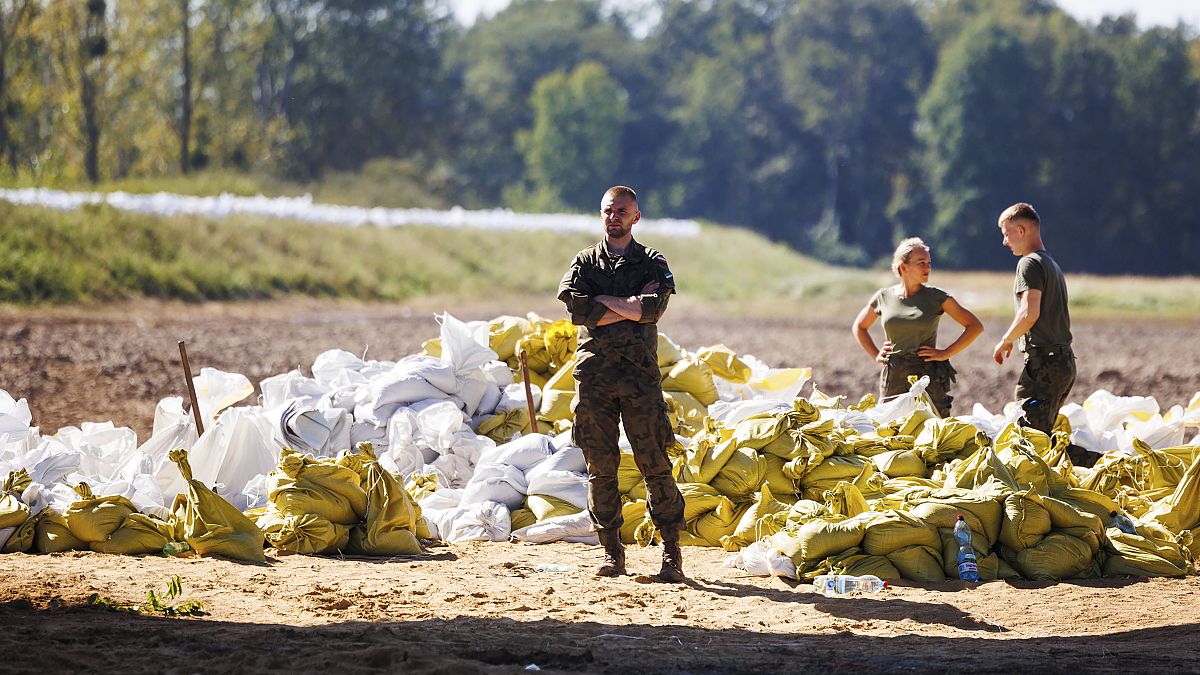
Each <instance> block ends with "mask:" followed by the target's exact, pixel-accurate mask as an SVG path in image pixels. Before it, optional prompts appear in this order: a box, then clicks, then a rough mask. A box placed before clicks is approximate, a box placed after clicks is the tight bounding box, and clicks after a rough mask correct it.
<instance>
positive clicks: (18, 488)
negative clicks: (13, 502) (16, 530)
mask: <svg viewBox="0 0 1200 675" xmlns="http://www.w3.org/2000/svg"><path fill="white" fill-rule="evenodd" d="M32 484H33V480H32V479H31V478H30V477H29V471H27V470H26V469H17V470H16V471H9V472H8V476H6V477H5V478H4V483H3V484H0V493H4V494H10V495H12V496H14V497H18V498H19V497H20V496H21V493H23V492H25V490H27V489H28V488H29V486H30V485H32ZM5 527H12V526H11V525H6V526H5Z"/></svg>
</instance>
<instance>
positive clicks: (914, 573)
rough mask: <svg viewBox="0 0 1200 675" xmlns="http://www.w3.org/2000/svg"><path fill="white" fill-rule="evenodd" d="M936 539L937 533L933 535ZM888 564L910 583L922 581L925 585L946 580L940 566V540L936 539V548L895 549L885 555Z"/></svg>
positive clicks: (908, 547) (906, 547) (941, 565)
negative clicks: (910, 581) (894, 567)
mask: <svg viewBox="0 0 1200 675" xmlns="http://www.w3.org/2000/svg"><path fill="white" fill-rule="evenodd" d="M934 537H937V533H936V532H935V533H934ZM886 557H887V559H888V562H890V563H892V564H893V565H895V566H896V569H897V570H898V571H899V572H900V576H902V577H904V578H905V579H910V580H912V581H922V582H925V583H933V582H940V581H945V580H946V572H945V571H944V570H943V564H942V549H941V539H940V538H939V539H938V544H937V547H936V548H934V547H932V546H922V545H917V546H905V547H904V548H899V549H896V550H895V551H892V552H891V553H889V554H887V556H886Z"/></svg>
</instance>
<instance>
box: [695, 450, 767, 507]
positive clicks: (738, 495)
mask: <svg viewBox="0 0 1200 675" xmlns="http://www.w3.org/2000/svg"><path fill="white" fill-rule="evenodd" d="M766 480H767V463H766V460H764V459H763V458H762V456H761V455H759V454H758V453H757V452H756V451H754V450H750V449H747V448H738V449H737V450H735V451H734V452H733V454H731V455H730V456H729V460H728V461H727V462H725V466H723V467H721V470H720V471H718V472H717V475H716V476H714V477H713V479H712V481H710V482H709V485H712V486H713V487H714V488H716V489H717V491H718V492H720V493H721V494H723V495H725V496H727V497H729V498H730V499H736V500H739V501H741V500H745V499H749V498H751V497H752V496H753V495H754V494H756V493H757V492H758V491H759V489H760V488H762V485H763V483H764V482H765V481H766Z"/></svg>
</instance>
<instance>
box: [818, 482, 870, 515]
mask: <svg viewBox="0 0 1200 675" xmlns="http://www.w3.org/2000/svg"><path fill="white" fill-rule="evenodd" d="M823 497H824V500H825V503H826V504H827V505H828V506H829V512H830V513H832V514H833V515H835V516H846V517H847V518H850V517H853V516H857V515H858V514H860V513H863V512H865V511H870V510H871V507H870V506H868V505H867V500H866V499H864V498H863V495H862V492H861V491H860V490H859V489H858V487H857V486H855V485H854V484H852V483H847V482H846V481H841V482H839V483H838V484H837V485H835V486H834V487H833V489H832V490H828V491H826V492H825V494H824V495H823Z"/></svg>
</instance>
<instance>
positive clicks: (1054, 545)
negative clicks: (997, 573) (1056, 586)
mask: <svg viewBox="0 0 1200 675" xmlns="http://www.w3.org/2000/svg"><path fill="white" fill-rule="evenodd" d="M1013 562H1014V565H1015V567H1016V568H1017V571H1019V572H1020V573H1021V576H1023V577H1025V578H1026V579H1030V580H1033V581H1055V580H1058V579H1071V578H1073V577H1075V576H1076V575H1079V574H1081V573H1083V572H1084V570H1086V569H1087V568H1088V566H1089V565H1090V564H1091V562H1092V551H1091V547H1090V546H1089V545H1088V544H1087V542H1084V541H1082V540H1080V539H1078V538H1076V537H1072V536H1070V535H1068V534H1064V533H1061V532H1051V533H1050V534H1047V535H1046V536H1045V537H1044V538H1043V539H1042V540H1041V541H1039V542H1038V543H1037V544H1036V545H1034V546H1031V547H1029V548H1026V549H1025V550H1023V551H1020V552H1018V553H1017V555H1016V559H1015V560H1014V561H1013Z"/></svg>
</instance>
